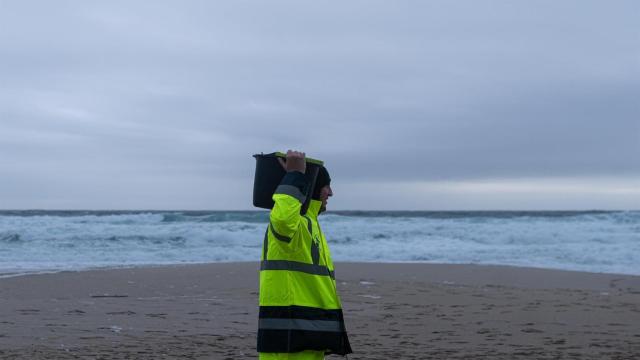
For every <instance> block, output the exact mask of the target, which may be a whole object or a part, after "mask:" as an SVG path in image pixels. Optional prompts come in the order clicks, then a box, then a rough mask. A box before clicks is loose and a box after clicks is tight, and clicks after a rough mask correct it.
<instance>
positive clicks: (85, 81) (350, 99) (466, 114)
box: [0, 1, 640, 208]
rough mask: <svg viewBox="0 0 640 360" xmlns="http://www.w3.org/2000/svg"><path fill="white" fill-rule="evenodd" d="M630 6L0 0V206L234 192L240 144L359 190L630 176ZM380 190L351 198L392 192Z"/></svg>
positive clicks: (220, 198) (638, 109) (633, 71)
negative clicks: (284, 154) (322, 166)
mask: <svg viewBox="0 0 640 360" xmlns="http://www.w3.org/2000/svg"><path fill="white" fill-rule="evenodd" d="M638 13H640V5H638V3H637V2H634V1H619V2H616V3H615V4H611V3H607V4H605V3H602V2H589V3H585V2H583V1H563V2H557V1H542V2H536V3H535V4H527V3H522V2H520V3H514V2H510V1H490V2H482V3H479V2H475V1H466V2H465V1H463V2H455V3H451V2H447V1H438V2H423V1H395V2H386V1H353V2H347V3H345V2H332V3H318V2H299V1H279V2H275V3H274V2H269V3H262V2H258V1H229V2H221V1H216V2H209V1H187V2H180V3H178V2H169V1H166V2H164V1H161V2H154V3H153V4H150V3H149V4H146V3H143V2H138V3H132V2H109V3H99V2H94V3H91V2H81V1H66V2H65V1H62V2H29V1H26V2H25V1H3V2H2V3H0V79H2V81H1V83H0V124H1V126H2V132H1V133H0V151H2V154H3V160H1V161H2V168H1V169H0V176H2V177H3V179H4V180H3V182H2V183H3V184H2V185H3V186H2V187H1V188H2V189H1V190H0V198H4V199H5V200H4V204H5V205H3V204H2V202H0V207H85V208H103V207H128V208H131V207H133V208H148V207H165V208H166V207H181V208H207V207H209V208H248V207H249V206H248V205H247V204H248V203H249V201H248V200H247V199H248V195H247V191H249V188H250V186H251V181H252V176H253V173H252V170H253V160H252V159H251V157H250V155H251V154H253V153H255V152H260V151H265V152H269V151H273V150H286V149H287V148H299V149H303V150H306V152H307V153H308V154H309V155H310V156H315V157H319V158H323V159H325V160H326V161H327V163H328V165H329V168H330V170H331V171H332V173H333V177H334V179H336V181H342V182H344V183H345V184H347V183H349V184H362V185H363V186H364V187H367V186H369V185H367V184H376V183H385V184H388V183H393V182H396V183H398V184H401V183H406V182H416V181H418V182H420V181H423V182H434V181H436V182H437V181H443V180H446V181H453V182H460V181H462V182H469V181H471V182H473V181H485V180H487V179H506V180H508V179H522V178H527V179H535V178H545V179H549V178H554V177H556V178H582V179H594V178H601V177H608V178H619V179H627V180H625V181H627V183H628V184H629V186H630V187H633V186H636V185H637V179H638V178H639V177H640V164H639V163H638V161H637V154H638V153H639V151H640V121H638V120H637V119H639V118H640V105H638V101H637V99H638V97H639V95H640V65H639V61H640V46H639V45H638V44H639V42H638V40H639V37H640V35H639V33H638V27H637V24H636V23H637V14H638ZM514 181H515V180H514ZM208 184H210V185H208ZM350 186H351V185H350ZM353 186H355V185H353ZM216 188H218V189H220V188H225V189H236V190H235V191H226V192H225V193H224V194H220V193H219V191H215V189H216ZM92 189H99V191H93V192H92V191H91V190H92ZM168 193H171V194H172V195H171V196H165V197H162V196H159V194H168ZM429 196H431V197H438V198H441V197H443V198H444V199H446V198H447V196H446V194H444V193H430V195H429ZM487 196H488V197H490V194H487ZM523 199H524V198H523ZM588 199H590V198H589V196H588V194H587V195H584V196H582V197H581V198H580V201H579V202H578V201H576V202H573V203H567V205H566V206H567V207H572V206H573V205H572V204H575V206H580V207H583V206H585V205H584V204H590V202H589V200H588ZM591 199H592V200H593V205H591V206H592V207H599V206H605V207H607V206H608V207H615V206H616V205H615V204H618V203H619V202H615V201H613V202H607V201H604V202H603V200H602V196H600V195H598V196H593V197H592V198H591ZM390 201H392V200H389V199H387V200H385V201H384V202H383V203H380V204H378V205H377V206H376V205H375V204H372V205H369V204H368V203H367V205H366V206H371V207H378V208H386V207H390V206H391V207H395V208H402V203H400V204H398V203H394V204H391V202H390ZM456 201H459V200H456ZM458 203H459V204H460V205H459V206H460V207H464V206H465V205H464V202H456V204H458ZM545 203H547V202H545ZM207 204H211V205H210V206H208V205H207ZM236 204H239V205H236ZM363 204H364V202H362V201H361V200H358V199H351V202H350V203H340V206H341V207H342V208H358V207H360V206H364V205H363ZM505 204H508V203H505ZM625 204H626V203H625ZM562 205H563V204H555V203H553V201H552V200H549V202H548V206H549V207H562ZM469 206H471V205H469ZM486 206H488V207H491V206H492V204H490V203H487V204H486ZM496 206H497V205H496ZM536 206H537V207H538V206H542V205H539V204H538V203H536ZM624 206H627V205H624ZM412 207H415V206H413V205H412Z"/></svg>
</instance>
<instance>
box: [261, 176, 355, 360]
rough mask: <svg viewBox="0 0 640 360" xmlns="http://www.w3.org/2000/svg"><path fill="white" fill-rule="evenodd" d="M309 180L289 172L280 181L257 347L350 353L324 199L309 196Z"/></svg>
mask: <svg viewBox="0 0 640 360" xmlns="http://www.w3.org/2000/svg"><path fill="white" fill-rule="evenodd" d="M308 187H309V186H308V184H307V181H306V179H305V177H304V175H303V174H302V173H300V172H296V171H293V172H289V173H287V174H286V175H285V176H284V178H283V179H282V181H281V183H280V185H279V186H278V188H277V190H276V192H275V194H274V195H273V200H274V202H275V205H274V207H273V209H272V210H271V214H270V216H269V220H270V221H269V226H268V228H267V231H266V233H265V236H264V244H263V250H262V257H261V263H260V315H259V322H258V351H259V352H288V353H291V352H299V351H303V350H319V351H324V352H325V353H326V354H339V355H345V354H349V353H351V352H352V351H351V346H350V345H349V340H348V338H347V333H346V328H345V325H344V318H343V315H342V306H341V304H340V298H339V297H338V293H337V291H336V281H335V276H334V269H333V262H332V261H331V254H330V253H329V247H328V245H327V241H326V239H325V237H324V234H323V233H322V231H321V230H320V226H319V225H318V213H319V211H320V207H321V204H322V203H321V202H320V201H317V200H311V203H310V204H309V208H308V209H307V212H306V213H305V214H303V215H301V214H300V209H301V206H302V204H303V203H304V201H305V199H306V192H307V191H310V190H309V189H308Z"/></svg>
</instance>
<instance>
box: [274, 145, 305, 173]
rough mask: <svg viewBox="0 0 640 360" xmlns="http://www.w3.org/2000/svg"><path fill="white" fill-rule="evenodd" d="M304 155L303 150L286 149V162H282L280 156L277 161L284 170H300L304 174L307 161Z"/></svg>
mask: <svg viewBox="0 0 640 360" xmlns="http://www.w3.org/2000/svg"><path fill="white" fill-rule="evenodd" d="M304 156H305V154H304V153H303V152H300V151H292V150H287V162H284V161H283V160H282V159H281V158H278V161H279V162H280V165H282V168H284V169H285V171H287V172H289V171H300V172H301V173H303V174H304V172H305V170H306V169H307V163H306V161H305V159H304Z"/></svg>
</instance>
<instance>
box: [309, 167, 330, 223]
mask: <svg viewBox="0 0 640 360" xmlns="http://www.w3.org/2000/svg"><path fill="white" fill-rule="evenodd" d="M331 196H333V190H332V189H331V177H330V176H329V172H328V171H327V168H325V167H324V166H322V167H320V170H319V171H318V177H317V178H316V185H315V187H314V189H313V195H312V198H313V199H314V200H319V201H322V205H321V206H320V212H324V211H326V210H327V200H328V199H329V197H331Z"/></svg>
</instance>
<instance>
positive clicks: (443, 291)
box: [0, 262, 640, 360]
mask: <svg viewBox="0 0 640 360" xmlns="http://www.w3.org/2000/svg"><path fill="white" fill-rule="evenodd" d="M336 279H337V284H338V291H339V293H340V296H341V299H342V303H343V308H344V310H345V320H346V324H347V329H348V332H349V336H350V340H351V342H352V346H353V348H354V351H355V353H354V354H351V355H350V356H349V359H389V358H401V359H412V358H413V359H422V358H449V359H462V358H469V357H474V356H480V357H483V356H484V357H487V358H491V359H557V358H562V359H564V358H569V359H584V358H598V359H620V358H634V357H638V356H640V276H634V275H617V274H602V273H584V272H572V271H565V270H548V269H538V268H519V267H509V266H503V265H458V264H425V263H350V262H344V263H341V262H337V263H336ZM258 281H259V280H258V264H257V262H233V263H232V262H229V263H209V264H197V265H187V264H178V265H169V266H153V267H136V268H125V269H100V270H88V271H77V272H76V271H65V272H59V273H53V274H31V275H24V276H16V277H11V278H3V279H0V359H20V358H30V359H36V360H40V359H49V358H56V359H73V358H78V357H80V358H93V359H125V358H136V359H156V358H159V357H164V358H169V359H172V358H189V359H239V358H254V359H255V358H257V354H256V353H255V336H256V329H257V310H258ZM329 358H335V359H338V358H339V357H335V356H332V357H329Z"/></svg>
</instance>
